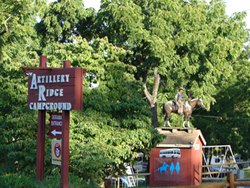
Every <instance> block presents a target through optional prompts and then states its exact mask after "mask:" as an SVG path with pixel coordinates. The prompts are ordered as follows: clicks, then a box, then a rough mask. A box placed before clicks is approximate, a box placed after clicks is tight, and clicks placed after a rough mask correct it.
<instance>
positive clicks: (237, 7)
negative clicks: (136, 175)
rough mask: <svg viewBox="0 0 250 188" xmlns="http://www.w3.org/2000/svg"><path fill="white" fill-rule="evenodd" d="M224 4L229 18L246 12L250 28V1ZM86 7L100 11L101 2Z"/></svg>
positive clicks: (96, 0)
mask: <svg viewBox="0 0 250 188" xmlns="http://www.w3.org/2000/svg"><path fill="white" fill-rule="evenodd" d="M208 1H209V0H208ZM224 2H225V3H226V11H227V14H228V15H229V16H231V15H232V14H233V13H234V12H241V11H246V12H247V18H246V23H247V27H248V28H250V0H224ZM84 6H85V7H93V8H94V9H95V10H98V9H99V8H100V0H84Z"/></svg>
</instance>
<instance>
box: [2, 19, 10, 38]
mask: <svg viewBox="0 0 250 188" xmlns="http://www.w3.org/2000/svg"><path fill="white" fill-rule="evenodd" d="M10 18H11V16H9V17H8V18H7V19H6V20H5V21H4V22H3V24H4V27H5V29H4V30H3V31H1V32H0V35H3V34H4V33H6V32H8V31H9V29H8V26H7V21H8V20H9V19H10Z"/></svg>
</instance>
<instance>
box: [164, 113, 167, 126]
mask: <svg viewBox="0 0 250 188" xmlns="http://www.w3.org/2000/svg"><path fill="white" fill-rule="evenodd" d="M166 121H167V116H166V115H165V117H164V127H166Z"/></svg>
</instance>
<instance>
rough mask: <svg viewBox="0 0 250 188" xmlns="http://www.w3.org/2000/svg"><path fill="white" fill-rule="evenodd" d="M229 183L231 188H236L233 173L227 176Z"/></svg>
mask: <svg viewBox="0 0 250 188" xmlns="http://www.w3.org/2000/svg"><path fill="white" fill-rule="evenodd" d="M227 181H228V183H229V187H230V188H234V175H233V174H232V173H230V174H228V175H227Z"/></svg>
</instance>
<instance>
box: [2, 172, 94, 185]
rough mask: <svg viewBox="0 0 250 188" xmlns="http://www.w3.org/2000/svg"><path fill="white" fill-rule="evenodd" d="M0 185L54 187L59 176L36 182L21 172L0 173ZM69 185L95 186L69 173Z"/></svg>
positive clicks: (57, 183)
mask: <svg viewBox="0 0 250 188" xmlns="http://www.w3.org/2000/svg"><path fill="white" fill-rule="evenodd" d="M0 182H1V187H4V188H13V187H14V188H27V187H32V188H46V187H51V188H56V187H59V186H60V176H58V175H56V176H53V177H51V176H47V177H45V179H44V181H43V182H38V181H37V180H36V179H35V177H33V176H26V175H25V174H22V173H17V174H1V175H0ZM69 187H74V188H88V187H93V188H95V187H96V188H97V187H98V186H97V185H96V184H91V183H88V182H85V181H82V180H81V179H80V178H79V177H77V176H75V175H73V174H71V175H70V178H69Z"/></svg>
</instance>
